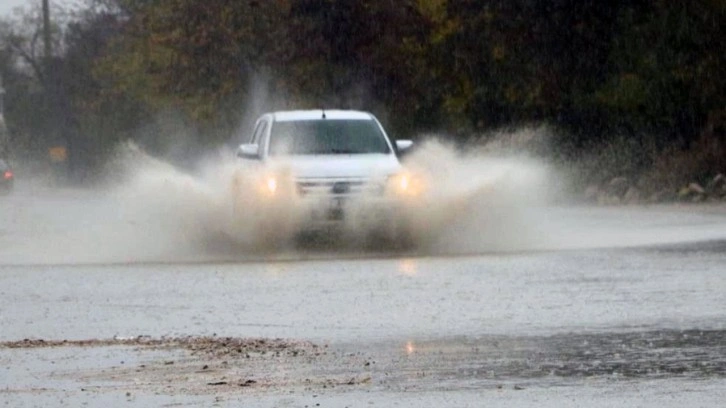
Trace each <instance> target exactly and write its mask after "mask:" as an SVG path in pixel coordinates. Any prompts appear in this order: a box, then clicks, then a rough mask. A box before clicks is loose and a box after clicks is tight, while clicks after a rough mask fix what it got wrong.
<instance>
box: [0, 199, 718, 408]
mask: <svg viewBox="0 0 726 408" xmlns="http://www.w3.org/2000/svg"><path fill="white" fill-rule="evenodd" d="M29 194H30V193H28V192H22V191H21V192H20V194H18V195H17V196H13V197H8V198H9V199H7V200H3V201H2V204H0V207H1V208H2V210H3V211H2V214H3V216H4V217H5V218H3V220H2V222H3V224H2V225H0V242H2V243H3V247H2V248H1V249H0V328H1V329H0V402H2V403H5V405H7V406H79V405H81V404H84V403H85V404H87V405H89V406H103V405H111V406H115V405H120V404H122V403H123V404H131V405H136V406H291V407H305V406H309V407H314V406H331V407H338V406H349V407H359V406H411V407H416V406H482V405H490V404H494V405H498V406H517V407H521V406H532V407H534V406H537V407H541V406H545V407H549V406H551V407H561V406H573V407H574V406H582V405H585V404H587V405H588V406H595V407H600V406H602V407H605V406H647V407H681V406H684V405H689V406H704V407H711V406H720V404H722V401H724V400H726V296H725V295H724V293H726V209H724V208H723V207H722V206H718V205H701V206H658V207H652V208H644V207H633V208H586V207H562V206H560V207H552V208H540V209H537V214H536V215H538V216H539V217H538V218H537V219H540V220H542V222H541V223H535V224H533V226H534V227H535V228H532V229H531V230H530V231H537V234H540V235H536V234H535V235H531V236H539V237H541V239H540V240H538V241H537V242H534V241H529V240H528V241H527V242H526V243H522V245H520V246H514V247H509V248H506V249H504V248H496V247H489V248H490V249H491V250H489V251H483V250H481V246H479V247H477V246H472V247H469V248H466V247H463V246H460V247H459V249H460V250H459V251H454V250H451V248H448V247H446V246H438V247H436V248H434V249H431V250H427V251H412V252H407V253H382V252H360V251H354V250H352V249H351V248H349V247H346V248H342V249H341V250H339V251H331V250H328V249H325V250H322V249H321V250H317V249H313V250H310V249H308V250H296V249H288V250H285V251H282V252H277V253H246V254H236V253H234V251H232V250H230V248H221V249H220V248H217V250H216V251H211V252H210V251H207V250H206V249H205V250H204V251H202V250H199V251H197V252H194V251H186V248H181V249H180V248H171V249H174V250H173V251H171V252H169V248H168V247H166V246H165V245H164V246H156V247H154V248H153V249H154V251H149V250H148V249H149V243H150V242H153V241H154V240H149V234H147V235H146V236H139V237H138V241H133V239H132V238H134V237H136V235H134V234H133V232H134V231H135V229H136V228H141V227H139V224H138V223H128V222H126V221H124V219H123V217H124V215H123V214H122V213H117V212H109V211H104V210H105V209H107V208H109V207H108V206H112V204H113V203H109V202H106V201H102V202H100V203H99V201H94V200H91V199H89V198H88V197H86V196H84V195H83V194H78V193H74V192H69V193H68V194H67V195H54V198H53V200H55V201H52V202H53V203H55V206H53V208H55V209H59V210H63V211H58V212H54V211H53V208H49V207H48V206H47V205H44V204H42V203H38V202H36V201H32V202H31V201H29V200H28V199H27V197H28V196H29ZM69 203H75V204H74V205H69ZM94 211H96V212H98V213H103V214H107V215H108V221H107V222H108V223H111V225H115V226H117V227H118V228H117V232H118V233H117V234H114V233H109V232H108V229H109V228H108V225H109V224H103V223H99V221H98V218H97V217H95V216H94V217H91V216H89V215H88V214H92V213H93V212H94ZM6 214H13V216H12V217H7V216H6ZM84 214H85V215H86V216H88V217H90V219H92V220H93V222H89V223H88V225H87V228H85V229H83V231H85V232H84V234H82V236H83V237H85V238H86V240H85V241H84V240H81V239H80V237H81V235H75V236H74V235H73V234H75V233H76V231H78V230H79V229H77V228H76V227H75V225H76V224H77V223H78V220H84V219H88V218H84V217H83V215H84ZM530 215H535V214H534V213H532V214H530ZM28 219H38V220H42V222H37V223H33V224H29V223H28V222H27V220H28ZM533 219H534V218H533ZM114 220H115V221H114ZM121 221H123V222H121ZM114 223H115V224H114ZM99 230H103V231H104V233H103V234H102V235H94V234H96V233H95V232H94V231H96V232H97V231H99ZM112 232H113V229H112ZM68 233H70V234H71V237H75V238H79V239H78V240H72V241H73V242H67V243H63V242H62V239H63V238H62V237H63V236H64V234H68ZM450 233H452V234H455V231H452V232H450ZM482 233H488V236H487V237H482V238H481V240H482V241H485V240H493V237H495V236H496V231H494V230H489V231H482ZM49 237H51V238H52V239H51V238H49ZM102 237H103V238H107V240H106V241H105V242H104V241H102V240H101V239H100V238H102ZM152 238H158V237H152ZM130 239H131V241H129V240H130ZM533 242H534V243H533ZM54 243H57V245H60V247H61V248H62V249H63V250H64V251H59V250H58V248H54V247H53V244H54ZM111 243H113V245H111ZM129 243H131V244H133V245H129ZM81 244H83V245H85V247H86V250H85V252H82V253H81V252H79V251H80V249H79V248H81ZM96 247H97V248H99V250H98V251H92V250H89V249H88V248H96ZM109 247H112V248H111V249H113V251H111V249H109ZM101 249H105V250H107V251H108V252H106V253H101ZM145 249H146V250H147V251H144V250H145ZM182 249H184V250H182ZM135 251H136V252H135ZM139 254H141V255H139ZM46 255H47V256H46ZM80 255H85V256H84V257H82V256H80Z"/></svg>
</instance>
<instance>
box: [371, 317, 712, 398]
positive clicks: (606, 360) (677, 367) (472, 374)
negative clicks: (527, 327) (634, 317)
mask: <svg viewBox="0 0 726 408" xmlns="http://www.w3.org/2000/svg"><path fill="white" fill-rule="evenodd" d="M402 351H405V353H404V356H401V357H399V358H397V359H393V363H392V366H393V367H391V372H394V373H398V374H399V377H395V376H394V377H392V378H389V381H390V383H391V384H395V385H400V384H407V383H409V382H410V381H407V379H408V380H410V378H411V377H412V376H413V377H415V378H417V381H416V382H417V383H418V384H419V386H421V387H426V388H428V387H440V386H441V384H446V387H447V388H450V387H452V386H454V384H456V386H457V387H462V388H467V387H479V386H485V387H486V386H499V385H501V384H502V383H516V384H519V385H524V384H527V385H528V386H533V385H537V386H545V385H565V384H567V383H569V382H572V381H573V380H578V379H583V378H601V379H608V380H634V379H641V380H643V379H660V378H671V377H679V378H689V379H698V378H709V377H717V378H723V377H726V332H724V331H720V330H712V331H702V330H684V331H638V332H625V333H597V334H596V333H591V334H582V333H567V334H560V335H553V336H541V337H540V336H535V337H505V336H494V337H482V338H477V339H471V338H463V339H447V340H443V339H440V340H436V341H428V342H421V343H416V342H413V341H409V342H406V343H405V345H404V347H402ZM378 368H379V369H380V368H381V367H380V366H379V367H378ZM387 368H388V367H386V368H384V370H385V369H387Z"/></svg>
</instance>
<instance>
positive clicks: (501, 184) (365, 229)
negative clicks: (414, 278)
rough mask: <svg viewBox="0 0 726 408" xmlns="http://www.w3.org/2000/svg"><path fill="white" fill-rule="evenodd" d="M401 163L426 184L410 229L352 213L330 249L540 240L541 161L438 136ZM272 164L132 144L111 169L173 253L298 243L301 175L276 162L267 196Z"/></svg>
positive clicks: (412, 208)
mask: <svg viewBox="0 0 726 408" xmlns="http://www.w3.org/2000/svg"><path fill="white" fill-rule="evenodd" d="M404 164H405V167H406V168H407V171H409V172H410V173H412V174H414V175H416V177H417V178H418V179H420V180H421V183H422V184H423V192H422V193H421V194H420V195H419V196H416V197H414V198H410V199H408V200H407V201H406V204H405V205H404V206H403V207H402V208H401V209H400V211H399V212H398V213H396V219H397V221H400V225H401V226H402V227H401V228H400V229H405V233H406V235H405V237H403V236H402V235H401V234H400V232H401V231H400V230H391V229H389V230H380V228H378V227H380V224H375V223H373V224H372V223H368V222H366V223H361V222H357V221H356V218H354V217H352V218H351V219H350V221H348V222H347V223H344V224H343V226H342V228H340V230H342V231H343V235H342V236H336V239H334V240H333V241H332V243H333V244H334V245H333V247H332V248H331V247H330V246H328V247H327V248H326V249H332V250H351V249H353V248H355V249H362V248H366V245H365V244H366V240H367V239H369V238H370V237H371V235H372V234H373V233H382V234H384V235H386V234H389V236H383V237H378V238H381V239H387V240H388V241H390V242H391V243H393V244H394V245H387V244H386V245H382V246H380V247H378V246H374V248H375V249H376V250H381V249H388V248H396V245H395V244H396V241H397V240H402V239H405V240H407V245H406V246H405V248H406V249H407V250H414V251H418V252H423V253H427V252H431V253H459V252H481V251H498V250H511V249H518V248H521V247H522V246H523V245H526V243H527V242H530V240H532V239H534V235H535V230H534V229H533V225H534V224H533V223H532V222H531V220H528V219H527V217H526V211H524V210H525V209H528V208H534V207H536V206H537V205H543V204H545V203H546V202H547V200H548V194H547V193H548V190H547V186H548V185H549V178H550V177H551V171H550V170H549V169H548V167H547V166H546V165H544V164H543V163H540V162H537V161H535V160H533V159H527V158H522V157H519V158H516V157H503V156H501V155H496V154H491V153H486V149H484V148H482V147H481V146H479V147H474V148H472V149H470V151H469V152H466V153H461V152H460V151H458V150H457V149H455V148H454V147H453V146H450V145H447V144H446V143H442V142H438V141H435V140H431V141H428V142H424V143H423V144H422V145H421V146H420V147H419V148H418V149H417V150H416V151H415V152H414V153H412V154H411V155H410V156H409V157H406V158H405V160H404ZM267 171H268V169H266V168H263V167H261V166H260V165H259V163H257V162H254V161H244V160H239V159H237V158H234V157H233V155H232V154H230V153H229V152H226V151H220V152H219V154H218V155H216V156H215V157H212V158H210V159H209V160H207V161H206V162H205V163H203V164H202V165H201V166H200V170H199V171H198V172H197V174H196V175H194V176H192V175H190V174H187V173H185V172H182V171H180V170H178V169H176V168H175V167H173V166H171V165H170V164H168V163H165V162H164V161H162V160H159V159H156V158H153V157H151V156H149V155H147V154H145V153H144V152H143V151H142V150H141V149H139V148H138V147H136V146H134V145H132V144H130V145H126V146H125V147H124V148H123V149H122V151H121V154H120V155H119V158H118V160H117V161H116V165H115V171H114V174H119V173H120V174H122V175H123V176H124V177H123V181H122V182H121V183H120V184H118V185H116V186H114V188H113V189H112V190H111V196H113V197H115V198H116V199H117V201H118V202H119V203H122V205H121V208H122V212H123V213H125V214H127V215H128V216H130V217H132V218H133V219H134V223H135V224H137V225H144V226H146V227H147V228H148V227H150V226H153V229H154V231H153V234H154V235H157V238H158V241H157V242H159V243H161V242H166V244H165V245H162V247H165V248H167V249H168V248H174V249H175V252H183V253H187V254H188V253H200V252H201V253H206V254H207V255H209V254H210V253H215V252H216V253H224V252H225V251H227V254H228V253H229V252H230V251H231V252H234V253H237V254H245V253H247V254H249V253H252V254H254V253H261V252H262V253H271V252H276V251H294V250H300V244H301V242H300V237H301V235H300V234H299V233H300V232H301V230H303V225H305V221H306V219H305V217H306V214H307V211H306V209H305V207H304V205H303V203H302V202H301V201H300V200H296V199H295V195H296V194H295V186H294V184H293V183H292V182H286V181H285V180H292V176H291V175H289V177H285V176H284V175H285V172H288V171H289V170H288V169H287V168H286V167H285V166H284V164H281V165H279V166H278V167H277V168H276V170H275V174H276V175H277V176H278V177H277V180H278V181H277V182H278V183H279V185H276V186H275V188H276V193H275V195H276V197H275V199H269V197H266V196H265V191H264V190H265V187H266V185H265V182H266V178H265V177H266V172H267ZM281 174H282V175H283V176H282V177H280V175H281ZM350 210H353V209H350ZM396 224H398V223H396ZM330 232H331V233H335V232H337V231H330ZM308 238H309V237H308ZM316 238H320V234H318V236H317V237H316ZM322 238H325V237H322ZM306 239H307V238H306ZM302 244H305V242H302ZM157 246H158V245H157ZM308 249H309V248H308Z"/></svg>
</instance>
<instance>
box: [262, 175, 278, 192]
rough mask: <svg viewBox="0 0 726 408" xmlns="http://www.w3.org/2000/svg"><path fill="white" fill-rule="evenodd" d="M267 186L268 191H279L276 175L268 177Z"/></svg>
mask: <svg viewBox="0 0 726 408" xmlns="http://www.w3.org/2000/svg"><path fill="white" fill-rule="evenodd" d="M265 186H266V187H267V192H269V193H270V194H275V192H276V191H277V179H276V178H274V177H268V178H267V181H266V183H265Z"/></svg>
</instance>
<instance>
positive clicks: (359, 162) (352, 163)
mask: <svg viewBox="0 0 726 408" xmlns="http://www.w3.org/2000/svg"><path fill="white" fill-rule="evenodd" d="M270 164H271V165H273V166H274V167H275V168H278V169H281V170H289V171H290V172H291V173H292V174H293V176H294V177H295V178H297V179H372V178H379V177H386V176H389V175H391V174H394V173H396V172H398V171H399V170H400V169H401V164H400V163H399V162H398V159H397V158H396V156H395V155H393V154H335V155H311V156H289V157H285V158H279V159H277V158H276V159H274V160H270Z"/></svg>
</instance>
